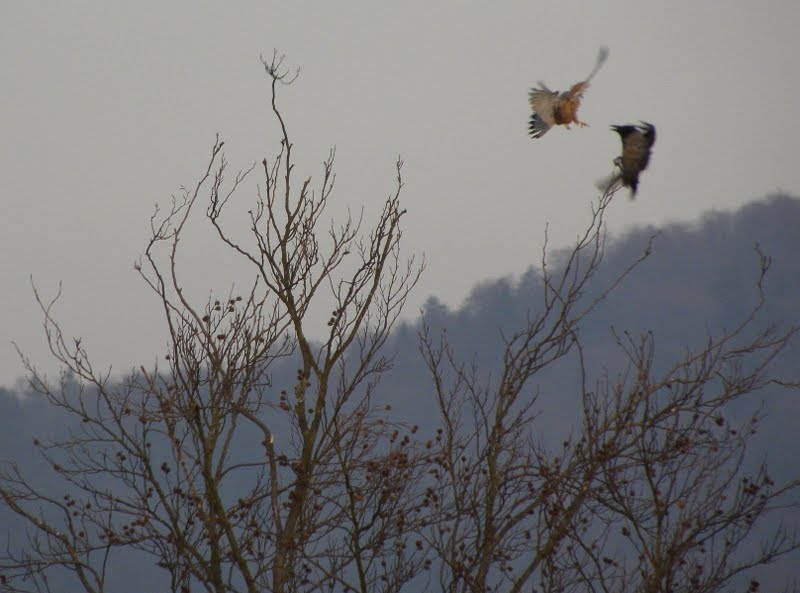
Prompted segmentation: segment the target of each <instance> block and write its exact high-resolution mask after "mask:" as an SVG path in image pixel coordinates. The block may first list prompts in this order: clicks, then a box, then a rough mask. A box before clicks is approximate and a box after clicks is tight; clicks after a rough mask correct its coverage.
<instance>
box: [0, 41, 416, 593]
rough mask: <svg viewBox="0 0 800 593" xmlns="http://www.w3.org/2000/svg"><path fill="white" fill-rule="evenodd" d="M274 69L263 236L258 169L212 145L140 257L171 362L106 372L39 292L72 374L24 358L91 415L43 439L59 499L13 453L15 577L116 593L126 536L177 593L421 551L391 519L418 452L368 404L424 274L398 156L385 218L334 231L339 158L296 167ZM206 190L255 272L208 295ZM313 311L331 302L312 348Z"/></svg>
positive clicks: (210, 215)
mask: <svg viewBox="0 0 800 593" xmlns="http://www.w3.org/2000/svg"><path fill="white" fill-rule="evenodd" d="M263 63H264V67H265V71H266V74H267V76H268V78H269V80H270V82H271V105H272V110H273V113H274V115H275V117H276V118H277V122H278V124H279V127H280V134H281V137H280V148H279V150H278V153H277V155H276V156H275V158H274V159H273V160H272V161H271V162H270V161H268V160H267V159H264V160H263V162H262V163H261V168H260V172H261V175H262V179H261V182H260V184H259V187H258V196H257V199H256V200H255V207H254V208H253V210H251V211H250V221H249V226H250V231H251V240H250V241H249V242H248V243H247V244H245V243H244V242H241V243H240V242H239V239H237V235H236V233H233V234H229V233H228V231H227V230H226V228H225V226H224V225H223V222H222V221H223V212H224V211H225V208H226V205H227V204H228V203H229V202H230V200H231V199H232V197H233V195H234V193H237V190H240V191H241V188H242V186H243V185H244V184H245V182H246V181H248V180H249V179H250V178H251V177H252V176H253V175H255V174H256V171H258V170H259V169H257V167H256V166H255V165H254V166H253V167H250V168H249V169H247V170H244V171H240V172H238V173H237V174H236V175H235V176H234V177H233V179H232V180H231V181H228V179H227V177H228V175H227V172H228V166H227V162H226V160H225V157H224V153H223V152H222V148H223V143H222V142H221V141H220V140H219V139H217V141H216V142H215V143H214V146H213V148H212V151H211V157H210V160H209V162H208V165H207V167H206V169H205V171H204V173H203V175H202V176H201V178H200V179H199V181H198V182H197V183H196V185H195V186H194V187H193V189H191V190H185V191H184V192H183V193H182V195H180V196H179V197H175V198H173V200H172V202H171V204H170V206H169V208H167V209H166V211H162V210H159V209H156V212H155V214H154V215H153V217H152V219H151V226H150V228H151V236H150V240H149V242H148V244H147V247H146V249H145V251H144V255H143V257H142V258H141V260H140V262H139V263H137V265H136V269H137V270H138V271H139V273H140V275H141V277H142V278H143V279H144V281H145V282H146V283H147V285H148V286H149V287H150V288H151V289H152V291H153V293H154V294H155V295H156V297H157V299H158V300H159V302H160V304H161V307H162V309H163V312H164V318H165V321H166V325H167V328H168V354H167V355H166V356H165V357H164V361H165V365H163V367H164V368H162V367H158V366H157V367H155V368H152V369H150V370H148V369H145V368H144V367H141V368H140V369H139V370H137V371H135V372H133V373H132V374H131V375H130V376H129V377H128V378H127V379H126V380H124V381H122V382H115V381H112V380H111V379H110V377H109V376H108V375H106V374H103V373H102V372H99V371H97V370H96V369H95V368H94V367H93V366H92V364H91V362H90V359H89V355H88V353H87V352H86V350H85V349H84V347H83V346H82V345H81V342H80V340H75V341H73V342H71V341H69V340H68V338H67V337H66V336H64V335H63V334H62V332H61V329H60V327H59V325H58V322H57V321H56V319H55V318H54V316H53V305H54V304H55V302H56V301H57V299H58V296H57V297H56V298H55V299H53V301H52V302H45V301H43V300H42V299H41V298H40V296H39V294H38V293H37V294H36V297H37V299H38V301H39V303H40V305H41V307H42V311H43V313H44V320H45V331H46V335H47V339H48V341H49V344H50V348H51V351H52V353H53V355H54V356H55V358H56V359H57V360H58V361H59V362H60V363H61V364H62V365H63V368H64V369H65V371H64V374H63V375H62V378H61V381H60V382H58V383H56V384H51V383H49V382H48V381H47V380H46V379H45V377H43V376H42V375H41V374H40V373H39V372H38V371H37V370H36V368H35V367H34V366H33V365H32V364H31V363H29V362H27V361H26V364H27V366H28V370H29V373H30V384H31V386H32V387H33V389H34V390H36V391H37V392H39V393H41V394H42V395H43V396H44V397H46V398H47V400H48V401H49V402H50V403H51V404H53V405H54V406H57V407H59V408H61V409H62V410H63V411H65V412H67V414H68V415H69V416H71V417H73V418H76V419H77V420H79V421H80V424H79V425H78V426H79V427H78V428H77V429H76V430H74V431H72V432H70V433H69V435H68V436H67V437H66V438H60V439H56V440H53V441H50V442H48V441H45V440H37V441H36V442H35V445H36V446H37V447H39V449H40V451H41V453H42V455H43V456H44V457H45V458H46V459H47V460H48V462H49V463H50V465H51V467H52V469H53V471H54V472H57V474H58V475H59V476H60V478H62V482H63V483H64V493H63V495H62V494H61V493H59V494H58V495H56V494H52V493H48V492H45V491H44V490H42V489H40V488H37V487H36V486H35V482H34V481H32V480H31V479H30V478H29V477H28V476H26V475H25V474H24V473H23V471H22V469H21V468H19V467H17V466H16V465H13V464H11V465H7V466H6V467H5V468H4V469H3V471H2V474H1V475H0V496H2V500H3V501H4V502H5V504H6V505H7V506H8V508H10V509H11V510H12V511H13V512H14V513H16V514H17V515H18V516H19V517H22V518H24V519H25V520H26V521H27V525H28V534H29V537H28V541H27V542H26V543H25V545H21V544H20V542H12V543H10V544H9V546H8V548H7V551H6V554H5V556H4V557H3V558H2V560H0V563H1V564H0V570H2V583H0V589H2V590H14V591H21V590H50V589H51V586H50V575H51V574H54V572H56V571H58V570H67V571H71V572H72V573H74V576H75V577H77V579H78V581H79V582H80V586H82V587H83V589H84V590H85V591H87V592H100V591H106V590H108V583H107V572H108V567H109V565H110V563H113V562H119V561H120V558H121V557H122V555H123V554H126V551H127V550H136V551H138V552H140V553H142V554H144V555H146V556H147V557H149V558H151V559H152V563H153V564H156V565H157V566H159V567H160V568H161V569H163V570H164V571H166V575H167V577H168V579H167V581H168V587H169V590H170V591H175V592H178V591H180V592H185V591H190V590H197V589H203V590H206V591H213V592H215V593H222V592H229V591H249V592H251V593H252V592H255V591H263V590H270V591H275V592H285V591H304V590H309V591H310V590H317V589H319V588H320V587H321V586H322V585H328V586H333V585H342V586H344V587H346V588H348V589H351V590H355V591H362V592H364V593H366V592H367V591H370V592H371V591H376V590H382V591H397V590H399V589H400V587H401V586H402V584H403V583H404V582H405V581H406V580H408V579H409V578H411V577H412V576H413V575H414V572H415V570H416V567H417V566H418V565H419V563H420V562H421V561H422V560H421V558H420V554H418V553H417V550H416V549H413V550H412V549H408V551H407V552H404V553H403V554H398V550H406V549H407V547H406V546H405V542H404V539H405V537H406V534H407V533H408V532H409V530H410V529H411V528H412V527H413V523H412V522H411V521H408V522H407V523H404V522H398V521H397V520H396V517H397V516H398V514H402V513H403V511H404V508H405V507H406V506H409V505H410V504H412V501H413V496H409V494H408V493H409V492H410V491H412V490H413V486H414V484H415V481H416V479H417V473H416V472H417V468H418V464H417V462H416V459H417V457H418V453H417V452H416V451H415V449H414V447H413V446H412V445H411V441H410V438H409V437H408V431H407V430H406V429H405V428H404V426H402V425H398V424H396V423H393V422H392V421H391V420H390V418H389V415H388V412H387V411H386V410H385V409H383V407H378V406H376V405H375V404H374V403H373V391H374V387H375V385H376V383H377V381H378V379H379V377H380V375H381V374H382V373H383V372H384V371H385V370H386V369H387V368H389V366H390V363H391V360H390V359H389V358H387V356H386V355H385V354H383V352H382V346H383V344H384V342H385V340H386V338H387V336H388V335H389V332H390V330H391V328H392V326H393V324H394V323H395V321H396V320H397V317H398V315H399V313H400V311H401V309H402V306H403V303H404V302H405V300H406V297H407V295H408V294H409V291H410V290H411V288H412V287H413V286H414V284H415V283H416V282H417V279H418V278H419V274H420V272H421V269H422V266H421V265H419V264H418V263H416V262H415V261H414V259H413V258H411V259H410V260H408V261H404V259H403V257H402V256H401V253H400V239H401V236H402V231H401V226H400V223H401V219H402V217H403V215H404V213H405V211H404V210H403V209H402V208H401V206H400V199H399V197H400V192H401V189H402V185H403V183H402V177H401V169H402V162H401V161H398V163H397V182H396V189H395V190H394V192H393V194H392V195H391V196H390V197H389V198H388V199H387V200H386V202H385V204H384V207H383V210H382V212H381V213H380V215H379V216H378V219H377V221H376V222H375V224H374V225H373V226H372V227H371V229H369V230H366V231H365V230H364V221H363V216H362V215H359V216H356V217H352V216H349V217H348V218H346V219H345V220H344V222H342V223H341V224H334V223H331V224H330V226H329V227H327V228H326V225H327V224H328V223H327V222H326V219H325V211H326V207H327V205H328V203H329V200H330V198H331V195H332V192H333V187H334V174H333V164H334V153H333V152H331V154H330V156H329V157H328V158H327V159H326V160H325V161H324V163H323V168H322V176H321V181H320V182H319V183H318V184H317V187H316V189H313V186H312V180H311V178H307V179H305V180H302V181H301V182H299V183H298V182H296V181H295V179H296V174H295V172H294V163H293V160H292V143H291V141H290V138H289V133H288V130H287V125H286V122H285V120H284V118H283V116H282V115H281V112H280V110H279V109H278V106H277V96H278V90H279V87H280V85H283V84H288V83H290V82H292V81H293V80H294V78H295V76H293V75H292V74H291V73H290V72H289V71H288V70H287V69H285V68H284V67H283V64H282V58H281V57H279V56H277V55H275V56H273V58H272V59H271V60H270V61H263ZM205 193H207V194H208V196H209V198H208V206H207V208H206V210H205V218H206V219H207V221H208V222H210V224H211V226H212V228H213V229H214V231H215V232H216V234H217V235H218V237H219V239H220V240H221V244H222V245H225V246H227V247H228V248H230V249H232V250H233V252H234V253H235V254H238V256H240V257H242V258H244V259H245V260H246V261H248V262H249V263H250V265H251V266H252V270H253V279H252V282H251V283H250V286H249V288H247V289H246V290H244V291H242V292H238V291H231V292H230V293H229V294H228V295H227V296H226V297H225V298H213V297H212V298H211V299H210V300H208V301H205V302H201V303H200V304H198V303H197V302H196V301H195V299H194V298H193V297H192V296H191V295H190V294H188V293H187V290H186V289H185V288H184V284H183V282H182V276H181V270H180V266H179V265H178V261H179V253H180V252H181V245H182V243H181V240H182V238H183V237H184V236H185V234H186V232H187V231H186V229H187V228H188V227H189V226H190V225H191V224H192V222H193V221H194V220H195V218H197V217H196V216H194V215H195V214H197V213H198V211H199V212H201V213H202V212H203V210H202V209H201V208H202V205H201V203H202V198H201V196H203V195H204V194H205ZM314 305H317V306H326V307H330V310H332V313H331V316H330V320H329V321H328V323H327V329H326V331H325V332H324V336H325V337H324V338H323V339H322V340H318V341H316V342H315V341H314V340H313V339H312V337H311V336H312V335H319V333H320V332H319V329H320V328H315V327H313V325H312V323H311V321H310V320H309V316H308V312H309V310H310V309H311V308H312V306H314ZM284 360H291V361H295V362H296V364H297V374H296V380H295V381H294V383H293V384H292V385H291V386H289V385H287V386H285V388H282V386H279V385H274V384H273V383H272V381H271V369H272V367H273V366H274V364H275V363H276V362H279V361H284ZM72 378H74V379H77V383H78V385H79V388H78V390H77V392H75V393H73V392H71V390H70V389H69V385H70V382H71V380H72ZM408 430H409V431H410V430H411V429H410V428H409V429H408ZM401 432H402V436H398V435H401ZM387 559H389V561H387Z"/></svg>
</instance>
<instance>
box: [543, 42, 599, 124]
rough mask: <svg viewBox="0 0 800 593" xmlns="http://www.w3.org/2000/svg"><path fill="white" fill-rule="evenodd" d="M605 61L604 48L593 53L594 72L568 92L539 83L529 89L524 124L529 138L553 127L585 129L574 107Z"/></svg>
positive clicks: (577, 105) (576, 107) (577, 104)
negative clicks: (528, 110)
mask: <svg viewBox="0 0 800 593" xmlns="http://www.w3.org/2000/svg"><path fill="white" fill-rule="evenodd" d="M607 58H608V48H607V47H601V48H600V51H599V52H598V54H597V62H596V63H595V65H594V69H592V72H591V73H590V74H589V76H588V77H587V78H586V80H584V81H581V82H576V83H575V84H573V85H572V87H570V89H569V90H568V91H564V92H561V93H560V92H558V91H551V90H550V89H549V88H547V85H545V84H544V83H543V82H542V81H541V80H540V81H539V88H534V89H531V91H530V93H528V101H529V102H530V105H531V109H532V110H533V113H532V114H531V119H530V122H529V124H528V131H529V133H530V135H531V137H532V138H541V137H542V136H544V135H545V134H546V133H547V130H549V129H550V128H551V127H553V126H558V125H563V126H565V127H566V128H567V129H569V124H571V123H576V124H578V125H579V126H581V127H586V126H587V125H589V124H587V123H586V122H582V121H581V120H579V119H578V107H580V105H581V99H582V98H583V94H584V93H585V92H586V89H588V88H589V81H591V80H592V78H593V77H594V75H595V74H597V71H598V70H600V68H601V67H602V65H603V64H604V63H605V61H606V59H607Z"/></svg>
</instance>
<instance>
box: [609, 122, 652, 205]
mask: <svg viewBox="0 0 800 593" xmlns="http://www.w3.org/2000/svg"><path fill="white" fill-rule="evenodd" d="M641 124H642V125H641V126H633V125H624V126H611V129H612V130H614V131H615V132H616V133H617V134H619V136H620V139H621V140H622V155H620V156H618V157H617V158H616V159H614V164H615V165H616V166H617V167H619V173H617V174H616V175H614V177H613V178H612V180H611V184H614V183H616V182H617V181H620V180H621V181H622V185H624V186H625V187H629V188H631V199H633V198H634V197H635V196H636V190H637V188H638V187H639V174H640V173H641V172H642V171H644V170H645V169H647V165H648V164H649V163H650V152H651V149H652V148H653V144H655V142H656V127H655V126H654V125H653V124H649V123H647V122H645V121H643V122H641ZM609 187H610V185H609Z"/></svg>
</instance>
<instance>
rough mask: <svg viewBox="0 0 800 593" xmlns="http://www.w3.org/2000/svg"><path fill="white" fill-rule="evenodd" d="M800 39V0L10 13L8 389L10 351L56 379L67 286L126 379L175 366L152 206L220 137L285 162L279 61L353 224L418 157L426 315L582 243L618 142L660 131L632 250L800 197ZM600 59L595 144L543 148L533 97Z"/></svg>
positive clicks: (103, 357)
mask: <svg viewBox="0 0 800 593" xmlns="http://www.w3.org/2000/svg"><path fill="white" fill-rule="evenodd" d="M798 26H800V2H797V0H787V1H785V2H762V3H754V2H752V1H750V0H740V1H728V2H692V3H688V2H687V3H678V2H670V3H652V2H639V1H630V2H621V1H607V2H585V3H584V2H581V3H573V2H563V1H562V2H492V3H488V2H486V3H484V2H481V3H478V2H469V3H434V2H428V1H425V2H411V1H405V2H401V3H392V4H391V5H386V4H383V3H377V2H366V1H365V2H348V3H336V4H335V3H330V2H313V3H290V2H280V3H278V2H238V3H224V2H194V1H192V2H189V1H181V2H160V1H159V2H153V1H145V2H141V1H140V2H130V3H126V4H124V5H123V3H119V2H114V3H112V2H100V1H96V2H80V1H78V2H69V3H66V2H64V3H61V2H48V3H39V2H4V3H3V4H2V6H1V7H0V80H1V81H2V84H1V85H0V130H2V143H0V168H2V189H1V190H0V191H1V192H2V194H1V197H0V199H1V200H2V206H3V215H2V217H0V242H1V243H0V258H1V259H0V265H1V268H0V270H1V271H2V296H3V298H2V305H3V306H2V307H0V337H1V338H2V340H0V384H5V385H9V384H13V383H14V381H15V380H16V378H17V377H19V376H20V375H21V372H22V371H21V367H20V365H19V361H18V359H17V357H16V354H15V352H14V350H13V348H12V346H11V344H10V341H11V340H15V341H16V342H17V343H18V344H19V345H20V346H21V347H22V348H23V349H24V350H25V351H26V352H28V353H30V355H31V356H32V358H33V359H34V360H35V361H40V362H44V363H46V364H44V366H45V368H46V367H47V366H48V364H47V363H48V359H47V357H46V356H45V350H44V347H43V346H44V341H43V336H42V333H41V330H40V315H39V314H38V312H37V309H36V307H35V305H34V302H33V299H32V294H31V289H30V285H29V282H28V277H29V275H33V276H34V278H35V280H36V281H37V284H38V285H39V286H40V288H41V289H42V291H43V292H44V294H45V295H52V294H53V293H54V291H55V290H56V287H57V284H58V281H59V280H63V282H64V296H63V299H62V302H61V304H60V306H59V308H58V310H57V316H58V317H59V318H60V319H61V320H63V322H64V328H65V330H66V332H67V333H68V334H70V335H80V336H82V337H83V339H84V344H85V345H86V346H87V347H88V349H89V351H90V354H92V355H93V356H94V358H95V359H96V360H97V361H98V362H100V363H103V364H108V363H113V364H114V367H115V369H117V370H119V371H122V370H125V369H128V368H130V367H131V366H132V365H138V364H140V363H145V364H149V363H150V362H152V361H153V360H154V358H155V356H156V355H157V354H158V353H160V352H162V351H163V345H164V334H163V333H162V330H161V326H160V325H159V320H160V318H159V309H158V306H157V303H156V301H155V300H154V299H153V297H152V296H150V295H149V294H148V293H147V291H146V289H145V287H144V285H143V283H142V282H141V281H140V280H139V279H138V277H137V276H136V274H135V273H134V271H133V268H132V264H133V261H134V260H135V258H136V257H138V255H139V254H140V253H141V251H142V249H143V247H144V241H145V240H146V237H147V224H148V217H149V215H150V214H151V211H152V208H153V205H154V204H155V203H156V202H159V201H161V202H163V201H165V200H166V199H168V197H169V195H170V194H171V193H173V192H177V191H178V189H179V187H180V186H181V185H184V184H185V185H190V184H192V183H193V182H194V181H195V180H196V179H197V177H198V175H199V174H200V172H201V170H202V168H203V167H204V165H205V164H206V161H207V158H208V155H209V151H210V146H211V143H212V141H213V138H214V134H215V133H216V132H220V134H221V135H222V137H223V138H224V139H225V140H226V149H227V155H228V159H229V161H230V163H231V166H232V168H240V167H246V166H248V165H249V164H250V163H252V162H253V161H256V160H260V159H261V158H262V157H264V156H268V155H271V154H273V153H274V150H275V149H276V148H277V141H276V137H275V136H274V134H272V131H273V130H274V128H273V127H272V121H271V120H270V119H269V115H268V112H267V108H266V99H267V84H266V79H265V77H264V75H263V71H262V70H261V65H260V63H259V59H258V58H259V54H261V53H264V54H266V55H271V53H272V50H273V48H277V49H278V50H279V51H280V52H282V53H285V54H286V55H287V60H288V63H289V64H291V65H294V66H300V67H301V68H302V73H301V77H300V79H299V80H298V82H297V83H296V84H295V85H293V86H292V87H290V88H289V89H286V90H285V91H284V92H283V94H282V96H281V101H282V105H283V107H284V111H285V115H286V117H287V121H288V123H289V125H290V133H291V134H292V136H293V138H294V141H295V144H296V147H297V154H298V158H299V162H298V173H299V175H300V176H301V177H302V176H305V175H308V174H312V173H313V174H315V175H316V174H317V173H318V172H319V170H320V167H319V164H320V163H321V161H322V160H323V158H324V157H325V156H326V155H327V152H328V149H329V148H330V147H331V146H333V145H335V146H336V147H337V163H338V165H337V172H338V177H337V188H338V189H337V192H336V194H335V200H336V204H337V207H336V208H334V209H333V210H332V212H333V213H334V214H336V213H337V212H341V211H342V209H343V208H345V207H346V206H350V207H353V208H358V207H360V206H361V205H365V206H366V212H367V215H370V214H375V212H376V210H377V209H378V208H379V206H380V204H381V203H382V201H383V200H384V199H385V197H386V196H387V195H388V194H389V192H391V191H392V188H393V167H394V161H395V159H396V157H397V155H402V157H403V158H404V160H405V162H406V167H405V180H406V188H405V205H406V207H407V208H408V211H409V213H408V216H407V218H406V235H405V248H406V250H407V252H408V253H411V252H418V253H419V252H424V253H425V255H426V257H427V261H428V270H427V272H426V274H425V276H424V278H423V281H422V283H421V285H420V286H419V288H418V290H417V292H416V298H415V300H413V302H411V303H410V306H409V309H408V310H407V313H409V314H413V313H414V312H415V311H416V310H417V309H418V308H419V306H420V305H421V303H422V302H424V300H425V298H426V297H427V296H428V295H430V294H435V295H437V296H439V297H440V298H442V299H443V300H444V301H445V302H446V303H448V304H450V305H453V306H457V305H458V304H459V303H460V302H461V300H462V299H463V297H464V296H465V295H466V293H467V291H468V290H469V288H470V287H471V286H472V285H473V284H474V283H475V282H477V281H479V280H482V279H485V278H487V277H496V276H503V275H507V274H517V273H519V272H521V271H523V270H524V269H525V268H526V267H527V266H528V265H530V264H531V263H532V262H534V261H536V260H537V259H538V257H539V250H540V249H541V245H542V237H543V229H544V226H545V224H546V223H549V225H550V237H551V243H552V244H553V245H554V246H559V245H564V244H566V243H567V242H569V241H570V240H571V239H572V238H573V237H574V236H575V235H576V233H577V232H578V230H579V229H580V228H581V226H582V225H583V224H585V222H586V220H587V215H588V204H589V202H590V200H591V199H592V198H593V197H594V196H595V193H596V192H595V189H594V183H595V181H597V180H598V179H600V178H602V177H604V176H605V175H607V174H608V173H609V172H610V167H611V161H612V159H613V158H614V156H615V155H616V154H617V153H618V151H619V140H618V137H617V136H616V135H615V134H613V133H612V132H610V131H609V129H608V126H609V124H612V123H625V122H635V121H637V120H639V119H644V120H648V121H652V122H653V123H655V124H656V126H657V127H658V134H659V135H658V141H657V143H656V146H655V150H654V155H653V159H652V161H651V165H650V170H648V171H647V172H646V173H644V175H643V177H642V180H641V185H640V194H639V198H638V199H637V200H636V201H635V202H628V201H627V200H626V199H620V200H618V201H617V202H616V203H615V205H614V207H613V212H612V221H611V230H612V232H616V233H619V232H622V231H623V230H624V229H625V228H626V227H629V226H631V225H634V224H660V223H663V222H666V221H673V220H689V219H692V218H695V217H697V216H698V215H699V214H700V213H702V212H704V211H706V210H709V209H711V208H717V209H731V208H735V207H736V206H738V205H740V204H742V203H744V202H747V201H749V200H751V199H754V198H758V197H762V196H764V195H765V194H768V193H770V192H773V191H775V190H777V189H781V190H785V191H788V192H791V193H793V194H798V193H800V158H798V157H800V117H798V110H797V105H798V99H797V97H798V93H799V92H800V68H798V66H797V60H798V58H799V57H800V41H798V39H800V36H799V35H798V34H797V29H798ZM601 45H607V46H608V47H609V48H610V50H611V55H610V58H609V60H608V62H607V63H606V65H605V67H604V69H603V70H601V72H600V73H599V74H598V75H597V77H596V78H595V80H594V82H593V83H592V88H591V89H590V90H589V91H588V93H587V95H586V97H585V100H584V103H583V106H582V108H581V116H582V119H584V120H585V121H587V122H589V123H590V124H591V127H589V128H586V129H574V130H572V131H566V130H564V129H563V128H559V129H555V130H553V131H551V132H549V133H548V134H547V135H546V136H545V137H544V138H543V139H540V140H536V141H532V140H529V139H528V138H527V137H526V127H527V119H528V106H527V90H528V88H529V87H530V86H531V85H533V84H534V83H535V82H536V81H537V80H544V81H545V82H547V84H548V85H549V86H550V87H551V88H555V89H563V88H564V87H566V86H567V85H570V84H572V83H574V82H576V81H578V80H580V79H581V78H583V77H584V76H585V75H586V74H587V73H588V72H589V70H590V69H591V67H592V64H593V62H594V59H595V56H596V53H597V50H598V48H599V47H600V46H601ZM252 199H253V194H252V193H250V192H243V193H242V194H240V195H239V200H240V202H239V204H240V205H241V207H242V208H243V210H246V209H247V208H249V207H250V204H251V203H252V202H251V200H252ZM202 237H203V240H204V241H208V240H210V239H212V238H213V237H212V235H211V234H207V235H202ZM744 240H747V238H744ZM216 253H218V251H216V250H214V249H198V250H197V251H196V252H192V253H189V254H187V257H185V258H184V265H185V268H184V270H185V272H184V273H185V275H186V277H187V281H189V283H190V285H191V286H192V287H193V288H196V289H198V291H197V292H196V293H195V296H196V298H197V299H198V300H202V299H203V298H204V297H205V296H206V295H207V291H208V289H210V288H211V287H214V288H216V289H220V290H224V289H227V288H228V287H229V285H230V282H231V281H233V280H235V279H239V280H240V281H241V280H243V279H244V278H247V277H249V275H247V274H246V270H245V269H244V268H237V267H235V266H234V267H230V266H228V265H227V263H226V262H227V261H228V260H225V259H224V258H220V259H218V257H219V256H218V255H215V254H216Z"/></svg>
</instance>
